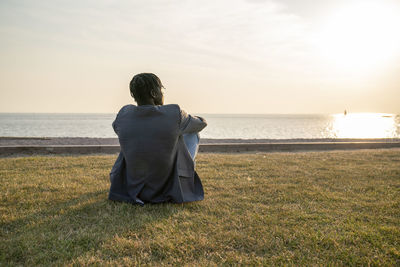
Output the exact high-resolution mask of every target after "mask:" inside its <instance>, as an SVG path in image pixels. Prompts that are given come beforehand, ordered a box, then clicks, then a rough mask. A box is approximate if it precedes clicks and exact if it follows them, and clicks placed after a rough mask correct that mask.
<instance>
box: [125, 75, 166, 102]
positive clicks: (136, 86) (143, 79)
mask: <svg viewBox="0 0 400 267" xmlns="http://www.w3.org/2000/svg"><path fill="white" fill-rule="evenodd" d="M162 87H164V86H163V85H162V83H161V80H160V78H158V77H157V76H156V75H155V74H153V73H140V74H136V75H135V76H133V78H132V80H131V82H130V83H129V90H130V91H131V94H132V95H133V98H134V99H135V101H136V102H137V103H140V102H144V101H145V100H147V99H148V98H149V96H150V91H151V90H157V89H160V88H162Z"/></svg>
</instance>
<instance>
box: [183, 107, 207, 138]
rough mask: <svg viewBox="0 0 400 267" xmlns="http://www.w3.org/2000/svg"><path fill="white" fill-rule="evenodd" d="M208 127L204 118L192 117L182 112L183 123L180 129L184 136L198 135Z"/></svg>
mask: <svg viewBox="0 0 400 267" xmlns="http://www.w3.org/2000/svg"><path fill="white" fill-rule="evenodd" d="M206 126H207V122H206V120H205V119H204V118H202V117H199V116H192V115H190V114H187V113H186V112H185V111H184V110H181V122H180V125H179V129H180V130H181V133H182V134H185V133H198V132H200V131H201V130H203V129H204V128H205V127H206Z"/></svg>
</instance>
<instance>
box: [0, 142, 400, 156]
mask: <svg viewBox="0 0 400 267" xmlns="http://www.w3.org/2000/svg"><path fill="white" fill-rule="evenodd" d="M385 148H400V142H391V143H388V142H348V143H346V142H309V143H247V144H238V143H234V144H226V143H225V144H201V145H200V148H199V152H211V153H240V152H299V151H330V150H354V149H385ZM119 151H120V147H119V146H118V145H54V146H0V156H10V155H19V154H22V155H34V154H78V155H80V154H115V153H118V152H119Z"/></svg>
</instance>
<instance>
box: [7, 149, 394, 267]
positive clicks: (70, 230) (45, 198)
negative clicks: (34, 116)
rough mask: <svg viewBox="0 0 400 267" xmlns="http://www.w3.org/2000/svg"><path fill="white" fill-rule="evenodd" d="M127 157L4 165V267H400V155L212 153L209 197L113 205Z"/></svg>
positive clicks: (206, 178) (205, 172) (205, 166)
mask: <svg viewBox="0 0 400 267" xmlns="http://www.w3.org/2000/svg"><path fill="white" fill-rule="evenodd" d="M115 158H116V155H107V156H57V157H49V156H36V157H17V158H1V159H0V180H1V181H0V187H1V191H0V192H1V193H0V196H1V204H0V205H1V206H0V214H1V232H0V238H1V242H0V253H1V255H0V266H8V265H10V266H15V265H25V266H32V265H89V264H94V265H126V266H130V265H132V264H138V265H139V264H143V265H182V264H186V265H187V266H193V265H221V264H226V265H230V264H234V265H236V264H242V265H247V264H252V265H322V266H326V265H379V266H381V265H397V266H399V265H400V150H397V149H394V150H368V151H341V152H309V153H272V154H200V155H199V156H198V161H197V171H198V173H199V175H200V177H201V178H202V181H203V185H204V189H205V200H204V201H200V202H196V203H189V204H162V205H145V206H144V207H140V206H133V205H130V204H124V203H115V202H111V201H108V200H107V193H108V187H109V175H108V174H109V171H110V169H111V166H112V164H113V162H114V160H115Z"/></svg>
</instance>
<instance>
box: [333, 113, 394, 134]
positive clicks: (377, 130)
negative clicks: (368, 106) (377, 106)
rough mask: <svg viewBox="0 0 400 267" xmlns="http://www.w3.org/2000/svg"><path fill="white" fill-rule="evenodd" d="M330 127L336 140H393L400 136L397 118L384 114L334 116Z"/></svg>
mask: <svg viewBox="0 0 400 267" xmlns="http://www.w3.org/2000/svg"><path fill="white" fill-rule="evenodd" d="M332 116H333V120H332V125H331V126H330V127H328V129H327V130H328V131H330V132H331V134H332V137H335V138H392V137H395V136H398V134H399V133H398V122H397V120H396V116H395V115H392V114H384V113H352V114H347V115H344V114H335V115H332Z"/></svg>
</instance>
